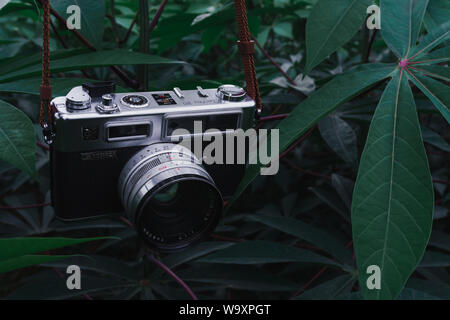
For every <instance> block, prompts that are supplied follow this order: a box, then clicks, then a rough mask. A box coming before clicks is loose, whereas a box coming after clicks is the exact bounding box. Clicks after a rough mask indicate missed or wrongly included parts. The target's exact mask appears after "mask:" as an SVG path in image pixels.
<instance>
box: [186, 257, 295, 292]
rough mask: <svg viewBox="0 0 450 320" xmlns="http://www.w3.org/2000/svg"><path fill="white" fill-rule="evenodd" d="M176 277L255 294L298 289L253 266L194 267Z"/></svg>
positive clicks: (290, 283) (293, 284)
mask: <svg viewBox="0 0 450 320" xmlns="http://www.w3.org/2000/svg"><path fill="white" fill-rule="evenodd" d="M177 275H178V276H179V277H180V278H181V279H183V280H184V281H189V282H198V283H213V284H225V285H227V286H229V287H232V288H236V289H243V290H253V291H257V292H277V291H278V292H283V291H294V290H296V289H298V285H296V284H295V283H293V282H291V281H289V280H286V279H284V278H281V277H279V276H277V275H274V274H271V273H269V272H267V271H264V270H263V269H261V268H256V267H253V266H239V265H234V266H232V267H230V266H226V265H225V266H221V265H217V266H214V267H211V266H209V265H198V264H197V265H195V266H194V267H192V268H188V269H183V270H180V271H179V272H177Z"/></svg>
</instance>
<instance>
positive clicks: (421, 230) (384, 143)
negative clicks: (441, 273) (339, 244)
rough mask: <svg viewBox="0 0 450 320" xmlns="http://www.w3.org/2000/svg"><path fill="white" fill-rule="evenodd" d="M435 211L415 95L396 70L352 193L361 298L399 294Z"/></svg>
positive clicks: (424, 242) (425, 240)
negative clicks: (373, 286)
mask: <svg viewBox="0 0 450 320" xmlns="http://www.w3.org/2000/svg"><path fill="white" fill-rule="evenodd" d="M433 209H434V194H433V185H432V182H431V174H430V169H429V166H428V159H427V157H426V153H425V149H424V146H423V142H422V137H421V133H420V126H419V122H418V117H417V111H416V107H415V103H414V99H413V95H412V92H411V89H410V87H409V84H408V80H407V77H406V74H405V72H404V71H400V70H398V71H397V72H396V74H395V76H394V77H393V79H392V80H391V81H390V83H389V84H388V86H387V88H386V90H385V92H384V94H383V96H382V98H381V101H380V104H379V105H378V107H377V110H376V112H375V115H374V117H373V120H372V123H371V126H370V130H369V135H368V138H367V142H366V146H365V148H364V152H363V155H362V158H361V165H360V167H359V171H358V178H357V181H356V185H355V190H354V194H353V204H352V227H353V241H354V246H355V253H356V261H357V265H358V270H359V281H360V286H361V288H362V292H363V295H364V297H365V298H368V299H395V298H396V297H397V295H398V294H399V293H400V291H401V289H402V288H403V286H404V285H405V283H406V281H407V280H408V278H409V276H410V275H411V273H412V272H413V271H414V269H415V268H416V266H417V265H418V263H419V262H420V259H421V258H422V256H423V253H424V251H425V247H426V245H427V243H428V240H429V237H430V232H431V224H432V217H433ZM371 265H377V266H379V267H380V270H381V289H380V290H369V289H368V288H367V285H366V281H367V279H368V277H369V275H368V274H367V273H366V270H367V267H368V266H371Z"/></svg>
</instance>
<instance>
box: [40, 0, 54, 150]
mask: <svg viewBox="0 0 450 320" xmlns="http://www.w3.org/2000/svg"><path fill="white" fill-rule="evenodd" d="M42 8H43V12H44V13H43V23H42V84H41V90H40V93H41V109H40V113H39V123H40V125H41V127H42V128H43V130H44V138H45V140H46V141H47V143H51V142H52V138H51V137H52V129H51V127H50V126H51V125H52V110H51V107H50V101H51V100H52V86H51V85H50V0H44V1H42Z"/></svg>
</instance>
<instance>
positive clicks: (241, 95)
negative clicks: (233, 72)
mask: <svg viewBox="0 0 450 320" xmlns="http://www.w3.org/2000/svg"><path fill="white" fill-rule="evenodd" d="M216 95H217V97H218V98H219V99H220V100H222V101H229V102H238V101H242V100H244V99H245V97H246V96H247V92H245V90H244V89H242V88H241V87H238V86H235V85H231V84H225V85H223V86H220V87H219V88H218V89H217V93H216Z"/></svg>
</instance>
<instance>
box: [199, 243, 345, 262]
mask: <svg viewBox="0 0 450 320" xmlns="http://www.w3.org/2000/svg"><path fill="white" fill-rule="evenodd" d="M197 262H207V263H223V264H238V265H248V264H261V263H282V262H303V263H312V264H325V265H329V266H334V267H337V268H340V267H341V265H340V264H339V263H337V262H334V261H332V260H331V259H328V258H326V257H323V256H320V255H318V254H316V253H313V252H310V251H308V250H304V249H299V248H295V247H291V246H287V245H284V244H280V243H277V242H271V241H262V240H257V241H246V242H241V243H236V244H234V245H233V246H231V247H228V248H225V249H222V250H220V251H217V252H215V253H212V254H209V255H207V256H205V257H203V258H200V259H199V260H197Z"/></svg>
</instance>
